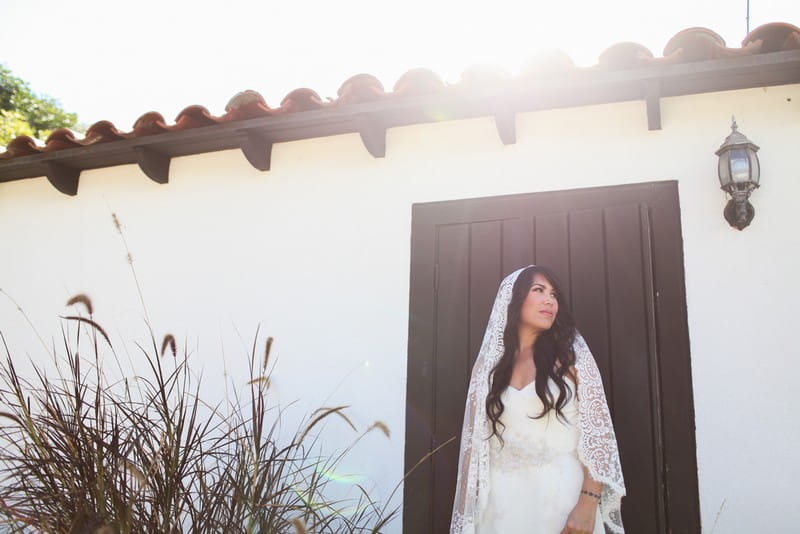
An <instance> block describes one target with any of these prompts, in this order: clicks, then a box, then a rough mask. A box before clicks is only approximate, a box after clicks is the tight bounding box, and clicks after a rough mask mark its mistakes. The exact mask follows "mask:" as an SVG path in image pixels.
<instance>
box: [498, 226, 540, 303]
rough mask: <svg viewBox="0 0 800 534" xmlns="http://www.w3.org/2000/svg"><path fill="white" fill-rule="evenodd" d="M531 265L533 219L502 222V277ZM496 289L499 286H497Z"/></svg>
mask: <svg viewBox="0 0 800 534" xmlns="http://www.w3.org/2000/svg"><path fill="white" fill-rule="evenodd" d="M532 263H533V218H532V217H526V218H523V219H506V220H504V221H503V267H502V270H503V276H506V275H508V274H511V273H513V272H514V271H516V270H517V269H520V268H522V267H526V266H528V265H530V264H532ZM497 285H498V287H499V286H500V284H499V283H498V284H497Z"/></svg>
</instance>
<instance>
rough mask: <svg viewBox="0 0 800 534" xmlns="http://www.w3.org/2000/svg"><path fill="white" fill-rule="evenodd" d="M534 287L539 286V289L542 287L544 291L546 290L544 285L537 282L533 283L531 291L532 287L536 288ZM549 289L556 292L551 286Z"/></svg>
mask: <svg viewBox="0 0 800 534" xmlns="http://www.w3.org/2000/svg"><path fill="white" fill-rule="evenodd" d="M536 286H539V287H542V288H544V289H547V286H546V285H544V284H540V283H539V282H534V284H533V285H532V286H531V289H532V288H534V287H536ZM550 289H552V290H553V291H555V290H556V288H554V287H552V286H551V287H550Z"/></svg>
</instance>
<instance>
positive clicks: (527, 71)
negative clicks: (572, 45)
mask: <svg viewBox="0 0 800 534" xmlns="http://www.w3.org/2000/svg"><path fill="white" fill-rule="evenodd" d="M574 71H575V63H573V62H572V58H571V57H569V55H567V53H566V52H564V51H563V50H543V51H541V52H539V53H538V54H536V55H534V56H533V57H531V58H530V59H529V60H528V61H526V62H525V64H524V65H523V66H522V70H521V74H522V76H523V77H526V78H544V77H560V76H564V75H568V74H571V73H573V72H574Z"/></svg>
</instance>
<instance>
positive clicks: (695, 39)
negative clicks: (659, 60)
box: [664, 28, 761, 63]
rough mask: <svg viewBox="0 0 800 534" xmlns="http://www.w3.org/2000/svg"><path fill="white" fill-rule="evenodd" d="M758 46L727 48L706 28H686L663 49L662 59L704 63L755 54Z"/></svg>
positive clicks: (723, 41) (751, 44)
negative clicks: (710, 60)
mask: <svg viewBox="0 0 800 534" xmlns="http://www.w3.org/2000/svg"><path fill="white" fill-rule="evenodd" d="M760 48H761V45H760V44H754V43H750V44H748V45H747V46H744V47H742V48H728V47H727V46H725V40H724V39H723V38H722V37H720V36H719V35H718V34H717V33H715V32H713V31H711V30H709V29H708V28H688V29H685V30H683V31H681V32H678V33H677V34H675V36H674V37H673V38H672V39H670V40H669V42H668V43H667V46H665V47H664V57H665V58H666V59H669V60H671V62H674V63H684V62H690V61H706V60H709V59H719V58H723V57H732V56H741V55H748V54H757V53H758V51H759V49H760Z"/></svg>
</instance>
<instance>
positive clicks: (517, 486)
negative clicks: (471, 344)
mask: <svg viewBox="0 0 800 534" xmlns="http://www.w3.org/2000/svg"><path fill="white" fill-rule="evenodd" d="M624 494H625V485H624V482H623V480H622V469H621V467H620V463H619V454H618V451H617V442H616V438H615V436H614V428H613V426H612V424H611V418H610V416H609V412H608V406H607V404H606V399H605V394H604V392H603V384H602V382H601V379H600V374H599V372H598V370H597V365H596V364H595V362H594V358H593V357H592V355H591V353H590V352H589V348H588V347H587V345H586V342H585V341H584V340H583V338H582V337H581V336H580V334H578V333H577V331H576V329H575V325H574V323H573V321H572V317H571V316H570V315H569V312H568V310H567V309H566V305H565V303H564V301H563V300H561V297H560V293H559V289H558V282H557V280H556V277H555V276H554V275H553V274H552V273H551V272H550V271H549V270H548V269H546V268H544V267H540V266H530V267H526V268H524V269H520V270H518V271H516V272H514V273H512V274H510V275H509V276H508V277H506V279H505V280H503V282H502V283H501V284H500V289H499V291H498V293H497V297H496V298H495V302H494V306H493V308H492V313H491V315H490V317H489V324H488V326H487V327H486V334H485V335H484V338H483V343H482V345H481V350H480V353H479V354H478V359H477V360H476V362H475V366H474V367H473V369H472V378H471V380H470V385H469V393H468V395H467V403H466V410H465V412H464V429H463V432H462V436H461V457H460V460H459V472H458V484H457V487H456V497H455V504H454V508H453V519H452V522H451V526H450V532H451V534H491V533H507V534H515V533H517V532H519V533H523V532H525V533H530V534H602V533H603V532H604V528H603V524H605V525H606V526H608V528H609V529H610V531H611V532H614V533H622V532H623V527H622V517H621V514H620V500H621V498H622V496H623V495H624Z"/></svg>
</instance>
